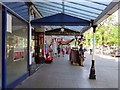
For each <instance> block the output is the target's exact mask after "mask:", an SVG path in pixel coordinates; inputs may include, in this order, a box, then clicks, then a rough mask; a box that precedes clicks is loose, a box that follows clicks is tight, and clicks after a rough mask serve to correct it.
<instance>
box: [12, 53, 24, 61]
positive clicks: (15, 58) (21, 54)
mask: <svg viewBox="0 0 120 90" xmlns="http://www.w3.org/2000/svg"><path fill="white" fill-rule="evenodd" d="M24 56H25V54H24V52H14V60H18V59H22V58H24Z"/></svg>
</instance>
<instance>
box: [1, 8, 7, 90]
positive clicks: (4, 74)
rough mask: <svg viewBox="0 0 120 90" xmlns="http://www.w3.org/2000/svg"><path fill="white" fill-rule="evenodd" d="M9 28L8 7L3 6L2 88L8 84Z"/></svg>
mask: <svg viewBox="0 0 120 90" xmlns="http://www.w3.org/2000/svg"><path fill="white" fill-rule="evenodd" d="M6 29H7V9H6V8H5V7H4V6H2V89H3V90H4V89H6V88H7V84H6V31H7V30H6Z"/></svg>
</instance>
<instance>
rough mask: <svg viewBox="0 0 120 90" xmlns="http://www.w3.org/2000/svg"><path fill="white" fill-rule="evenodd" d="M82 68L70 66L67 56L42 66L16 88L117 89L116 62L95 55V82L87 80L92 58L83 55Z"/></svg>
mask: <svg viewBox="0 0 120 90" xmlns="http://www.w3.org/2000/svg"><path fill="white" fill-rule="evenodd" d="M85 56H86V58H85V62H84V67H80V66H76V65H71V64H70V61H69V58H68V55H65V57H62V56H61V57H56V58H55V60H54V61H53V62H52V63H51V64H43V65H42V66H41V67H40V69H39V70H38V71H37V72H36V73H34V74H33V75H32V76H30V77H29V78H27V79H26V80H25V81H23V82H22V83H21V84H20V85H18V86H17V88H118V62H116V61H115V59H109V58H105V57H104V56H103V57H102V56H100V55H95V69H96V80H90V79H89V71H90V66H91V60H92V56H91V55H89V53H85Z"/></svg>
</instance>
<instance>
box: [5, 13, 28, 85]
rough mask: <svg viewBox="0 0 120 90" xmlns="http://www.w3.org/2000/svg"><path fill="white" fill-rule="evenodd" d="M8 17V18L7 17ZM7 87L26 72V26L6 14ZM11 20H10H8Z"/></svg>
mask: <svg viewBox="0 0 120 90" xmlns="http://www.w3.org/2000/svg"><path fill="white" fill-rule="evenodd" d="M8 16H9V17H8ZM8 16H7V17H8V18H7V21H8V24H7V42H6V44H7V46H6V48H7V52H6V58H7V61H6V62H7V65H6V66H7V85H8V84H10V83H12V82H13V81H15V80H16V79H18V78H19V77H20V76H22V75H23V74H25V73H26V72H27V36H28V35H27V24H26V23H24V22H23V21H21V20H19V19H18V18H16V17H15V16H12V15H10V14H8ZM10 18H11V19H10Z"/></svg>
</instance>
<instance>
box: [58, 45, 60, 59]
mask: <svg viewBox="0 0 120 90" xmlns="http://www.w3.org/2000/svg"><path fill="white" fill-rule="evenodd" d="M57 50H58V57H59V56H60V45H58V47H57Z"/></svg>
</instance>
